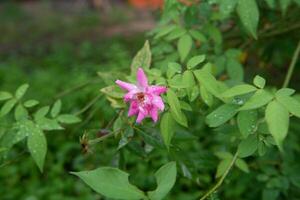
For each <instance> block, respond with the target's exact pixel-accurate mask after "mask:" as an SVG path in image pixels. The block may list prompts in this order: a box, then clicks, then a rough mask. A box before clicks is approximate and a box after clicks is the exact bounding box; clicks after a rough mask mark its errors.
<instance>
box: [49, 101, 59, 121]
mask: <svg viewBox="0 0 300 200" xmlns="http://www.w3.org/2000/svg"><path fill="white" fill-rule="evenodd" d="M60 110H61V100H60V99H58V100H57V101H55V103H54V105H53V107H52V109H51V111H50V113H51V116H52V117H53V118H55V117H57V115H58V114H59V113H60Z"/></svg>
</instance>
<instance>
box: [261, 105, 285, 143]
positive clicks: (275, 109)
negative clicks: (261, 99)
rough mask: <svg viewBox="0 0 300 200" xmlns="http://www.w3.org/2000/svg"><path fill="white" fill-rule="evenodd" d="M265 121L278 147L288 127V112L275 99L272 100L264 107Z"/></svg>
mask: <svg viewBox="0 0 300 200" xmlns="http://www.w3.org/2000/svg"><path fill="white" fill-rule="evenodd" d="M266 121H267V124H268V127H269V131H270V133H271V135H272V136H273V138H274V140H275V142H276V144H277V145H278V146H279V148H281V147H282V142H283V140H284V138H285V137H286V135H287V133H288V129H289V112H288V110H287V109H286V108H285V107H284V106H283V105H281V104H280V103H279V102H277V101H275V100H274V101H272V102H271V103H269V104H268V106H267V108H266Z"/></svg>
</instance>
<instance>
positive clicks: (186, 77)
mask: <svg viewBox="0 0 300 200" xmlns="http://www.w3.org/2000/svg"><path fill="white" fill-rule="evenodd" d="M182 82H183V83H185V84H186V86H187V88H186V91H187V94H188V97H189V100H190V101H192V100H193V99H195V97H194V96H195V95H198V94H199V91H198V87H195V88H194V86H195V84H196V82H195V78H194V75H193V72H192V71H190V70H186V71H185V72H184V73H183V75H182ZM195 90H197V91H195Z"/></svg>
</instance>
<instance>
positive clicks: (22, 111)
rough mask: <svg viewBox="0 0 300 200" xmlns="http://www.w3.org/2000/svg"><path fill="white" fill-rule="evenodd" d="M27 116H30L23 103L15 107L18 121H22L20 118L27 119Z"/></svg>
mask: <svg viewBox="0 0 300 200" xmlns="http://www.w3.org/2000/svg"><path fill="white" fill-rule="evenodd" d="M27 118H28V112H27V110H26V109H25V108H24V107H23V106H22V105H21V104H19V105H17V107H16V109H15V119H16V121H20V120H23V119H27Z"/></svg>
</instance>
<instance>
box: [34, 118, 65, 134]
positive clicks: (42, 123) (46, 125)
mask: <svg viewBox="0 0 300 200" xmlns="http://www.w3.org/2000/svg"><path fill="white" fill-rule="evenodd" d="M36 123H37V124H38V125H39V127H40V128H41V129H42V130H45V131H52V130H63V129H64V128H63V127H61V126H60V124H59V123H58V122H57V121H56V120H55V119H48V118H45V117H43V118H39V119H38V120H37V121H36Z"/></svg>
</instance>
